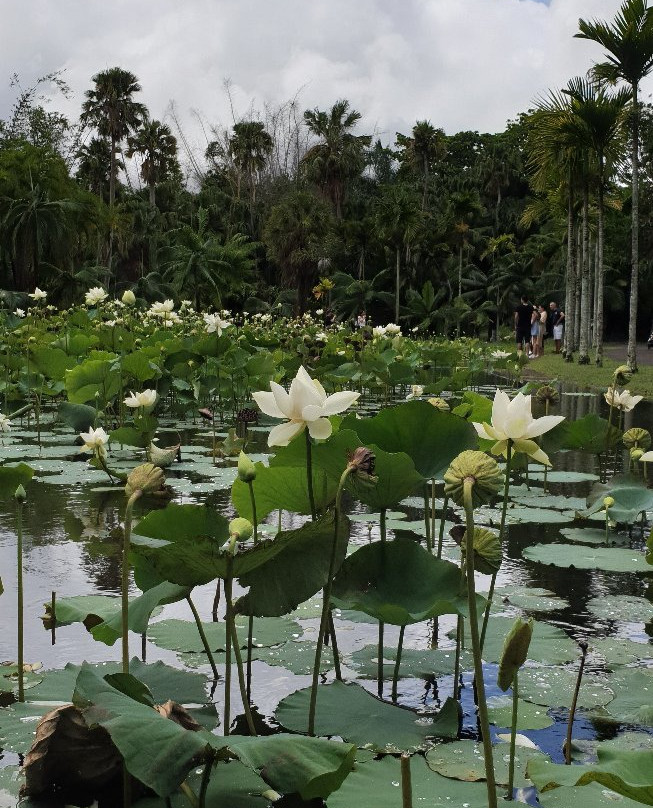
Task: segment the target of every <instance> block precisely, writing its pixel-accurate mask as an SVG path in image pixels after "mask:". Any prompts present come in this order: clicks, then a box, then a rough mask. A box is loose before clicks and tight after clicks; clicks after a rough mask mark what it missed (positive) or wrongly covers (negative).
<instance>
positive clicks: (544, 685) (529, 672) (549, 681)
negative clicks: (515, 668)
mask: <svg viewBox="0 0 653 808" xmlns="http://www.w3.org/2000/svg"><path fill="white" fill-rule="evenodd" d="M577 679H578V671H577V670H574V669H573V668H522V670H521V671H520V672H519V695H520V697H521V698H523V699H525V700H526V701H532V702H533V703H534V704H542V705H544V706H545V707H566V708H569V706H570V705H571V700H572V698H573V695H574V689H575V687H576V680H577ZM608 682H609V683H610V687H608ZM611 686H612V678H610V679H609V680H608V679H605V678H601V677H598V676H593V675H591V674H587V673H586V674H585V675H584V676H583V681H582V683H581V686H580V692H579V694H578V705H577V706H578V707H587V708H590V707H602V706H603V705H605V704H607V703H608V702H610V701H612V699H613V698H614V691H613V690H612V689H611Z"/></svg>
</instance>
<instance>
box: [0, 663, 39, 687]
mask: <svg viewBox="0 0 653 808" xmlns="http://www.w3.org/2000/svg"><path fill="white" fill-rule="evenodd" d="M42 679H43V671H42V670H41V663H40V662H37V663H33V664H31V663H27V664H23V684H24V686H25V688H31V687H34V686H35V685H37V684H38V683H39V682H40V681H41V680H42ZM17 688H18V665H16V664H15V663H14V662H1V663H0V693H3V692H4V693H12V692H13V691H16V690H17Z"/></svg>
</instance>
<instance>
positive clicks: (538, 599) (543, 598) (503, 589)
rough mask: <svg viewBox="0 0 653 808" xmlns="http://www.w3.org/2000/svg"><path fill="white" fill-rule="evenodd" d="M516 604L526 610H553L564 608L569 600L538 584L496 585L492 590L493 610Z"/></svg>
mask: <svg viewBox="0 0 653 808" xmlns="http://www.w3.org/2000/svg"><path fill="white" fill-rule="evenodd" d="M495 606H496V610H499V608H501V606H503V607H508V606H516V607H517V608H519V609H524V610H525V611H527V612H554V611H557V610H559V609H566V608H567V606H569V602H568V601H566V600H565V599H564V598H560V597H558V596H557V595H556V594H554V593H553V592H550V591H549V590H548V589H542V588H541V587H538V586H498V587H497V588H496V589H495V590H494V601H493V610H494V609H495Z"/></svg>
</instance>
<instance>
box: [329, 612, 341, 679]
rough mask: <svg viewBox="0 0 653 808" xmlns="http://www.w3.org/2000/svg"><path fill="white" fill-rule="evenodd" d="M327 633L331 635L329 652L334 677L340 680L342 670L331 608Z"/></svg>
mask: <svg viewBox="0 0 653 808" xmlns="http://www.w3.org/2000/svg"><path fill="white" fill-rule="evenodd" d="M328 631H329V635H330V637H331V653H332V654H333V667H334V670H335V673H336V679H337V680H338V681H339V682H342V671H341V669H340V653H339V651H338V638H337V637H336V627H335V624H334V622H333V610H332V609H329V626H328Z"/></svg>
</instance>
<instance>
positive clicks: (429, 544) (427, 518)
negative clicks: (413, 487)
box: [424, 483, 433, 553]
mask: <svg viewBox="0 0 653 808" xmlns="http://www.w3.org/2000/svg"><path fill="white" fill-rule="evenodd" d="M424 531H425V535H426V549H427V550H428V551H429V553H431V552H433V541H432V539H431V509H430V508H429V486H428V483H424Z"/></svg>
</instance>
